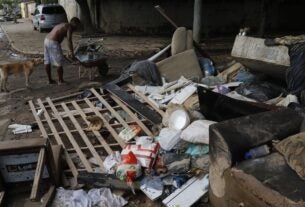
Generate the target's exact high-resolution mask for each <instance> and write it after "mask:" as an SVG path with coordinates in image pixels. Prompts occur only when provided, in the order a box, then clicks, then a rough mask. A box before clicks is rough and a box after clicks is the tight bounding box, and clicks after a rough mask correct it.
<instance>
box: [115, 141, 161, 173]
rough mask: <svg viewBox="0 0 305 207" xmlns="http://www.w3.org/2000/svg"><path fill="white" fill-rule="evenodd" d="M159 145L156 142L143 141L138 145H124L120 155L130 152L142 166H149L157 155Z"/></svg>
mask: <svg viewBox="0 0 305 207" xmlns="http://www.w3.org/2000/svg"><path fill="white" fill-rule="evenodd" d="M158 150H159V145H158V144H157V143H148V144H147V143H144V144H139V145H126V146H125V147H124V149H123V150H122V152H121V155H122V157H124V156H127V155H128V154H129V152H132V153H133V154H134V155H135V156H136V158H137V160H138V162H139V163H140V164H141V166H142V167H145V168H149V169H150V168H151V167H152V165H153V164H154V162H155V159H156V157H157V153H158Z"/></svg>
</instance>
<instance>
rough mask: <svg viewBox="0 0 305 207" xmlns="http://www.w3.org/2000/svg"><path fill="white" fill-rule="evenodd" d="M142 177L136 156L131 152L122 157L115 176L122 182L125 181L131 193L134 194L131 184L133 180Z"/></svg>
mask: <svg viewBox="0 0 305 207" xmlns="http://www.w3.org/2000/svg"><path fill="white" fill-rule="evenodd" d="M141 175H142V169H141V165H140V164H139V163H138V161H137V158H136V156H135V155H134V154H133V152H132V151H129V153H128V154H126V155H123V156H122V162H121V163H120V164H119V165H118V167H117V171H116V176H117V177H118V178H119V179H120V180H122V181H126V182H127V184H128V185H129V186H130V188H131V190H132V192H133V193H134V194H135V191H134V187H133V186H132V183H133V182H134V180H135V179H136V178H138V177H140V176H141Z"/></svg>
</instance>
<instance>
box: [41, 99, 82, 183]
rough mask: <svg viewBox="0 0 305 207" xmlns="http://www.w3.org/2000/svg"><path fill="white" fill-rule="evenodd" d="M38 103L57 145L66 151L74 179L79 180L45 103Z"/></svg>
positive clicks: (66, 157)
mask: <svg viewBox="0 0 305 207" xmlns="http://www.w3.org/2000/svg"><path fill="white" fill-rule="evenodd" d="M37 102H38V104H39V106H40V108H41V109H42V110H44V113H43V114H44V117H45V119H46V120H47V122H48V125H49V127H50V129H51V131H52V133H53V135H54V137H55V140H56V142H57V144H58V145H61V146H62V147H63V148H64V150H63V151H64V155H65V159H66V161H67V164H68V166H69V168H70V169H71V171H72V172H73V176H74V178H77V174H78V173H77V169H76V167H75V164H74V163H73V161H72V159H71V158H70V156H69V154H68V152H67V151H66V150H65V145H64V143H63V141H62V140H61V138H60V136H59V134H58V133H57V130H56V128H55V126H54V124H53V122H52V121H51V119H50V115H49V113H48V111H47V110H46V108H45V106H44V105H43V103H42V101H41V100H40V99H38V100H37Z"/></svg>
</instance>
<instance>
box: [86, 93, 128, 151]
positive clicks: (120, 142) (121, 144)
mask: <svg viewBox="0 0 305 207" xmlns="http://www.w3.org/2000/svg"><path fill="white" fill-rule="evenodd" d="M85 101H86V103H87V104H88V106H90V107H91V108H92V109H93V110H94V112H95V114H96V115H97V116H99V117H100V118H101V119H102V120H103V122H104V125H105V127H106V128H107V129H108V131H109V132H110V133H111V135H112V136H113V137H114V139H115V140H116V141H117V142H118V143H119V144H120V146H121V147H122V148H124V146H125V145H126V144H125V142H124V141H123V140H122V139H121V138H120V137H119V135H118V133H117V132H116V131H115V130H114V129H113V128H112V127H111V126H110V124H109V123H108V122H107V120H106V119H105V118H104V117H103V115H102V114H101V113H100V112H99V111H98V110H97V109H96V108H95V107H94V106H93V104H92V103H91V102H90V101H89V100H88V99H85Z"/></svg>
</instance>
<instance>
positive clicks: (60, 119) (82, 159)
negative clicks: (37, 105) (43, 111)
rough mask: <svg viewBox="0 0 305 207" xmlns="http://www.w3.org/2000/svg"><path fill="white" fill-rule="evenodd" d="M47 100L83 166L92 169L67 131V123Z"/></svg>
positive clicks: (48, 100)
mask: <svg viewBox="0 0 305 207" xmlns="http://www.w3.org/2000/svg"><path fill="white" fill-rule="evenodd" d="M46 100H47V102H48V103H49V105H50V106H51V109H52V111H53V113H54V115H55V117H56V118H57V119H58V121H59V123H60V125H61V127H62V128H63V130H64V131H65V132H66V135H67V137H68V139H69V141H70V143H71V144H72V146H73V147H74V149H75V150H76V153H77V154H78V156H79V158H80V160H81V161H82V163H83V165H84V166H85V168H86V169H87V170H88V172H92V171H93V169H92V167H91V165H90V163H89V161H88V160H87V159H86V156H85V155H84V153H83V152H82V151H81V149H80V148H79V146H78V144H77V142H76V141H75V139H74V137H73V136H72V134H71V132H70V131H69V128H68V127H67V125H66V124H65V122H64V121H63V119H62V118H61V117H60V116H58V111H57V109H56V108H55V106H54V105H53V103H52V101H51V99H50V98H47V99H46Z"/></svg>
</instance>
